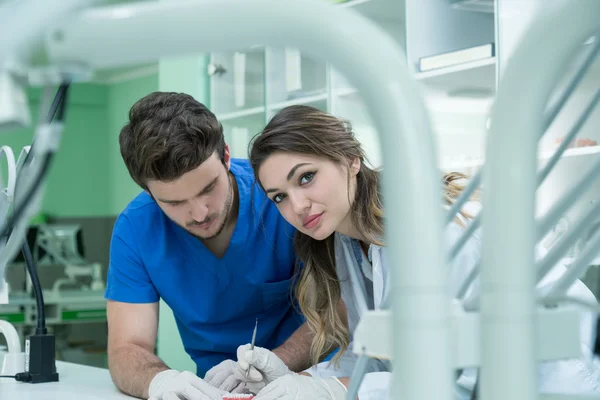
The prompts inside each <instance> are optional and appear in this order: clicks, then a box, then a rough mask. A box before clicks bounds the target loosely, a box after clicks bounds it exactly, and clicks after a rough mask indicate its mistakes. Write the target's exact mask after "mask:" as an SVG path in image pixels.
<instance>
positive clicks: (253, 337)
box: [242, 318, 258, 394]
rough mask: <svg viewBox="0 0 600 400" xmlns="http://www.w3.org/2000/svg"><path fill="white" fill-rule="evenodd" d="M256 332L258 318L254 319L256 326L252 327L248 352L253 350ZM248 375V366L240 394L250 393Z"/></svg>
mask: <svg viewBox="0 0 600 400" xmlns="http://www.w3.org/2000/svg"><path fill="white" fill-rule="evenodd" d="M257 330H258V318H256V324H255V325H254V332H253V333H252V341H251V342H250V351H252V350H254V344H255V343H256V331H257ZM249 373H250V366H249V365H248V369H247V370H246V374H245V378H246V381H245V382H244V387H245V388H246V389H245V390H244V392H243V393H242V394H250V393H251V392H250V391H249V390H248V374H249Z"/></svg>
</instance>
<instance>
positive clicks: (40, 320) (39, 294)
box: [21, 240, 48, 335]
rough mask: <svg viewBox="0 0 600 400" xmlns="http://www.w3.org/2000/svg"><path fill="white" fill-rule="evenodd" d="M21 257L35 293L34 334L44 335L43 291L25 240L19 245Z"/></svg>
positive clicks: (45, 330) (45, 331) (46, 331)
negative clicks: (35, 326)
mask: <svg viewBox="0 0 600 400" xmlns="http://www.w3.org/2000/svg"><path fill="white" fill-rule="evenodd" d="M21 252H22V253H23V258H25V264H26V265H27V272H29V276H30V277H31V284H32V285H33V293H34V294H35V303H36V307H37V328H36V329H35V334H36V335H45V334H46V333H48V330H47V329H46V311H45V310H44V292H43V291H42V285H40V279H39V277H38V274H37V269H36V268H35V261H33V256H32V255H31V249H30V248H29V243H27V240H25V241H24V242H23V246H22V247H21Z"/></svg>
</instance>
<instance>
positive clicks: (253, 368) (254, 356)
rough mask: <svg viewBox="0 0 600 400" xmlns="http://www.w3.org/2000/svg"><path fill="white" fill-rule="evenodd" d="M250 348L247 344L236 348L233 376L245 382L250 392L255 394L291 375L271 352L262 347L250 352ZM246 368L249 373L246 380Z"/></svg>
mask: <svg viewBox="0 0 600 400" xmlns="http://www.w3.org/2000/svg"><path fill="white" fill-rule="evenodd" d="M250 347H251V346H250V345H249V344H245V345H243V346H240V347H238V349H237V357H238V362H237V368H236V369H235V371H234V376H235V377H236V378H237V379H238V380H239V382H247V383H248V389H249V390H250V391H251V392H253V393H257V392H258V391H259V390H260V389H262V388H263V387H265V386H267V385H268V384H269V383H271V382H273V381H274V380H276V379H278V378H281V377H282V376H285V375H288V374H291V373H292V371H290V370H289V368H288V367H287V365H285V363H284V362H283V361H281V359H280V358H279V357H277V355H276V354H275V353H273V352H272V351H270V350H267V349H265V348H262V347H254V350H250ZM248 368H250V372H248V379H247V380H246V371H248Z"/></svg>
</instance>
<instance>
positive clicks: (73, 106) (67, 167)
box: [2, 84, 109, 217]
mask: <svg viewBox="0 0 600 400" xmlns="http://www.w3.org/2000/svg"><path fill="white" fill-rule="evenodd" d="M53 95H54V92H52V96H53ZM28 96H29V100H30V102H29V103H30V109H31V112H32V116H33V120H34V121H37V114H38V110H39V107H40V99H41V96H42V95H41V91H40V90H39V89H32V90H30V91H29V93H28ZM107 100H108V88H107V87H106V86H103V85H97V84H74V85H73V86H72V89H71V91H70V93H69V100H68V108H67V114H66V120H65V129H64V131H63V135H62V140H61V145H60V149H59V152H58V154H57V155H56V157H55V159H54V162H53V164H52V167H51V170H50V173H49V176H48V181H47V185H46V191H45V196H44V201H43V205H42V211H43V212H44V213H47V214H49V215H56V216H65V217H73V216H83V215H86V216H87V215H89V216H98V215H107V214H108V213H109V209H108V191H107V189H108V185H109V177H108V175H107V173H106V170H107V167H108V141H107V132H108V121H109V114H108V109H107V106H106V105H107ZM32 138H33V128H28V129H20V130H16V131H12V132H3V133H2V144H5V145H9V146H11V147H12V149H13V151H14V152H15V156H18V153H19V152H20V151H21V148H22V147H23V146H25V145H29V144H31V140H32Z"/></svg>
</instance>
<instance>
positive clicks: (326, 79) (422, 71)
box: [209, 0, 600, 169]
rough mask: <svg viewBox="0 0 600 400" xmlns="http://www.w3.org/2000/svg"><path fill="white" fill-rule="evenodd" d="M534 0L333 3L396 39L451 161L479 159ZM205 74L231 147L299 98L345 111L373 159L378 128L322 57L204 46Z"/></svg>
mask: <svg viewBox="0 0 600 400" xmlns="http://www.w3.org/2000/svg"><path fill="white" fill-rule="evenodd" d="M323 1H333V2H336V3H337V1H336V0H323ZM543 1H544V0H531V1H529V3H532V6H531V7H528V8H527V10H526V11H527V12H526V13H523V12H521V11H523V10H522V9H519V10H520V12H514V11H515V10H517V9H516V8H515V7H517V6H518V7H520V6H522V0H495V1H494V0H349V1H346V2H341V3H339V4H336V5H335V7H350V8H352V9H353V10H355V11H356V12H358V13H361V14H362V15H364V16H366V17H367V18H369V19H371V20H372V21H374V22H375V23H377V24H378V25H379V26H380V27H381V28H382V29H384V30H385V31H386V32H387V33H388V34H389V35H391V36H392V37H393V38H394V39H395V40H396V41H397V42H398V43H399V45H400V46H401V47H402V48H404V50H405V53H406V57H407V63H408V65H409V68H410V69H411V71H412V72H413V74H414V77H415V79H416V80H418V82H419V83H420V84H421V86H422V87H423V90H424V93H425V98H426V103H427V106H428V108H429V111H430V116H431V120H432V125H433V128H434V132H435V133H436V137H437V139H438V149H439V153H440V165H441V166H442V168H443V169H456V168H458V169H461V167H463V166H464V167H465V168H471V167H472V166H477V165H480V164H481V162H482V156H483V153H484V148H485V137H486V132H487V124H488V114H489V110H490V108H491V106H492V103H493V99H494V95H495V92H496V88H497V85H498V81H499V76H500V69H501V67H502V66H503V65H505V63H506V61H507V59H508V57H509V54H510V51H511V49H512V48H514V46H515V44H516V43H518V35H519V34H520V33H521V32H522V31H523V29H524V26H526V24H527V23H528V21H529V20H530V18H531V13H534V12H537V11H536V10H539V9H537V8H536V7H534V6H533V4H534V3H536V4H537V5H538V6H539V5H540V4H541V3H543ZM519 10H517V11H519ZM500 25H502V29H500ZM473 49H475V50H476V51H475V52H473V51H471V50H473ZM374 51H376V44H374ZM464 51H466V52H464ZM469 51H470V52H469ZM461 52H463V53H461ZM440 55H442V56H443V57H442V58H441V59H435V57H436V56H440ZM432 57H433V60H432ZM444 57H445V59H444ZM424 60H425V61H426V62H429V64H428V65H425V64H424ZM500 61H501V62H500ZM599 69H600V68H596V70H599ZM375 73H376V71H375ZM209 75H210V82H211V91H210V92H211V96H210V101H211V102H210V105H211V108H212V109H213V111H214V112H215V114H216V115H217V117H218V118H219V120H220V121H221V122H222V124H223V127H224V130H225V137H226V140H227V143H228V144H229V146H230V149H231V151H232V153H233V155H234V156H235V157H247V152H248V144H249V143H250V140H251V138H252V137H253V136H254V135H255V134H257V133H259V132H260V130H261V129H262V128H263V127H264V126H265V125H266V123H267V122H268V121H269V120H270V118H271V117H272V116H273V115H274V114H275V113H277V111H279V110H281V109H282V108H284V107H286V106H289V105H292V104H306V105H310V106H314V107H317V108H319V109H321V110H324V111H327V112H329V113H331V114H333V115H336V116H338V117H340V118H345V119H348V120H349V121H350V122H351V123H352V125H353V127H354V131H355V134H356V136H357V137H358V138H359V140H360V141H361V142H362V143H363V146H364V147H365V149H366V152H367V156H368V157H369V160H370V161H371V164H373V165H374V166H381V162H382V160H381V152H380V149H379V139H378V135H377V132H376V130H375V127H374V124H373V121H372V120H371V119H370V117H369V115H368V113H367V111H366V107H365V104H364V101H363V99H362V98H361V96H360V94H359V93H357V91H356V90H355V89H354V88H353V87H352V85H350V84H349V83H348V81H347V80H346V79H345V78H344V76H342V75H341V74H340V73H339V72H338V71H336V69H335V68H334V67H333V66H331V65H330V64H328V63H327V62H325V61H324V60H318V59H313V58H311V57H309V56H307V55H306V54H303V53H302V52H300V51H298V50H297V49H292V48H272V47H264V46H263V47H261V46H256V47H253V48H250V49H239V51H238V52H234V53H213V54H211V62H210V66H209ZM598 75H600V74H598ZM446 167H447V168H446Z"/></svg>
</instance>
